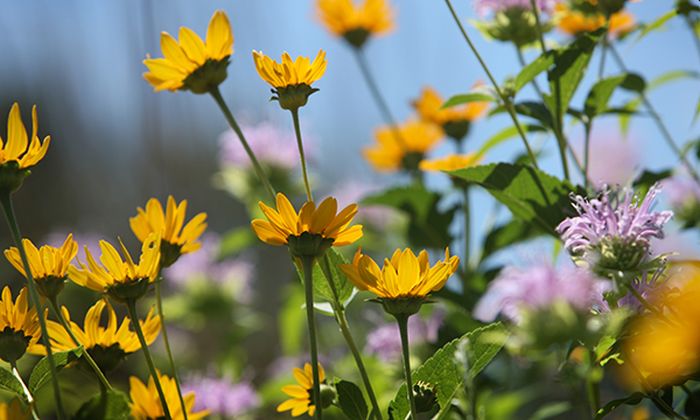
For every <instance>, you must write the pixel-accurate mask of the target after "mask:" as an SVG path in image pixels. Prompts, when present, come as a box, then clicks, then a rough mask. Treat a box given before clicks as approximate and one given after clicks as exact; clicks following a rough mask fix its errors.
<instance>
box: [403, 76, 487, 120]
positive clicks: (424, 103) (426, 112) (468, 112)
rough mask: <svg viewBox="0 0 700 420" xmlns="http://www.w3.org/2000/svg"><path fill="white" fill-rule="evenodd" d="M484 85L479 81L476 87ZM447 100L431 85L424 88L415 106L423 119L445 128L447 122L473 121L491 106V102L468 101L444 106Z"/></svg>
mask: <svg viewBox="0 0 700 420" xmlns="http://www.w3.org/2000/svg"><path fill="white" fill-rule="evenodd" d="M479 86H482V84H481V83H477V84H475V85H474V87H479ZM444 103H445V100H444V99H443V98H442V97H441V96H440V94H439V93H437V91H436V90H435V89H433V88H431V87H425V88H423V91H422V92H421V95H420V97H419V98H418V99H416V100H415V101H413V107H414V108H415V109H416V112H418V116H420V118H421V119H422V120H423V121H427V122H430V123H433V124H437V125H439V126H441V127H443V128H444V126H445V124H449V123H459V122H472V121H475V120H477V119H479V118H481V117H482V116H483V115H484V113H485V112H486V110H487V109H488V108H489V103H488V102H486V101H483V102H468V103H466V104H463V105H457V106H452V107H449V108H443V107H442V105H443V104H444Z"/></svg>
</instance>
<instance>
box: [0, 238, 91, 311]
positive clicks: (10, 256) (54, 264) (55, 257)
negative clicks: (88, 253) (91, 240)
mask: <svg viewBox="0 0 700 420" xmlns="http://www.w3.org/2000/svg"><path fill="white" fill-rule="evenodd" d="M22 245H23V246H24V250H25V251H26V252H27V259H28V260H29V268H30V270H31V272H32V273H31V274H32V278H33V279H34V281H36V283H37V288H38V290H39V293H41V294H42V295H43V296H45V297H48V298H51V297H54V296H56V295H58V293H60V291H61V290H62V289H63V285H64V283H65V280H66V277H67V275H68V267H70V263H71V261H73V258H75V256H76V255H77V254H78V243H77V242H75V241H74V240H73V235H72V234H69V235H68V237H67V238H66V240H65V241H64V242H63V245H61V246H60V247H59V248H54V247H52V246H49V245H43V246H42V247H41V248H39V249H37V248H36V246H34V244H33V243H32V241H30V240H29V239H26V238H25V239H22ZM5 258H7V260H8V261H9V262H10V264H12V266H13V267H15V268H16V269H17V271H19V272H20V273H21V274H22V275H23V276H24V277H27V273H26V272H25V271H24V264H22V259H21V258H20V254H19V250H18V249H17V248H15V247H10V248H9V249H6V250H5Z"/></svg>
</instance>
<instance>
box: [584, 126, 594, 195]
mask: <svg viewBox="0 0 700 420" xmlns="http://www.w3.org/2000/svg"><path fill="white" fill-rule="evenodd" d="M592 128H593V127H592V122H588V123H585V124H584V126H583V129H584V131H585V137H584V141H583V182H584V186H585V187H586V189H588V184H589V182H588V168H589V164H590V154H591V130H592Z"/></svg>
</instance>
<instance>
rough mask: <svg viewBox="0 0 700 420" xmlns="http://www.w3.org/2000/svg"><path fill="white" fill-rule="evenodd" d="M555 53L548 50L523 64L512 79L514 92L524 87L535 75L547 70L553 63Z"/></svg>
mask: <svg viewBox="0 0 700 420" xmlns="http://www.w3.org/2000/svg"><path fill="white" fill-rule="evenodd" d="M554 57H555V54H554V53H553V52H552V51H548V52H547V53H545V54H542V55H540V56H539V57H537V59H535V61H533V62H532V63H530V64H528V65H527V66H525V67H524V68H523V69H522V70H520V73H518V75H517V76H515V80H514V81H513V84H514V89H515V92H519V91H520V89H522V88H524V87H525V85H527V84H528V83H530V82H531V81H532V80H533V79H534V78H535V77H537V75H539V74H540V73H542V72H543V71H545V70H547V69H548V68H549V67H551V66H552V64H554Z"/></svg>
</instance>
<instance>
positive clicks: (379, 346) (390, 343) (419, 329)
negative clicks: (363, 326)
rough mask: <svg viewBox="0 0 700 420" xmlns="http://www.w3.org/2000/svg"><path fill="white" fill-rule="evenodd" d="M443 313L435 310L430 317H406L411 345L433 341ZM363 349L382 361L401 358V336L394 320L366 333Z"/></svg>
mask: <svg viewBox="0 0 700 420" xmlns="http://www.w3.org/2000/svg"><path fill="white" fill-rule="evenodd" d="M443 318H444V313H443V312H442V311H435V312H434V313H433V314H432V315H431V316H430V318H428V319H423V318H421V317H420V316H418V315H416V316H412V317H410V318H409V319H408V339H409V342H410V343H411V346H418V345H421V344H424V343H434V342H435V341H437V338H438V330H439V329H440V325H441V324H442V320H443ZM365 351H366V352H367V353H369V354H374V355H376V356H377V357H378V358H379V359H380V360H382V361H384V362H392V361H395V360H398V359H400V358H401V336H400V335H399V327H398V325H396V322H389V323H386V324H382V325H380V326H378V327H377V328H375V329H374V330H372V331H371V332H370V333H369V334H368V335H367V343H366V344H365Z"/></svg>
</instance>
